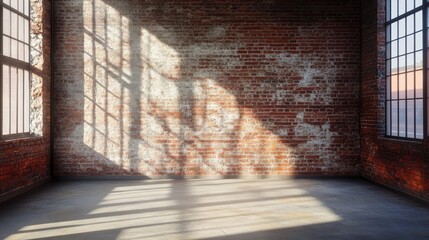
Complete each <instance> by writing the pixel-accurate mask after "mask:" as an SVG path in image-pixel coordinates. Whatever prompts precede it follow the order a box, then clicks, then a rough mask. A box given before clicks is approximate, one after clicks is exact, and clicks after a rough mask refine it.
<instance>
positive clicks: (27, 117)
mask: <svg viewBox="0 0 429 240" xmlns="http://www.w3.org/2000/svg"><path fill="white" fill-rule="evenodd" d="M23 105H24V132H30V73H29V72H28V71H24V104H23Z"/></svg>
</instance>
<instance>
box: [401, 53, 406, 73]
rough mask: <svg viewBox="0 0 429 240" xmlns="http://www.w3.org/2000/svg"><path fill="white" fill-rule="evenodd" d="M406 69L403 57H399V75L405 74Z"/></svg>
mask: <svg viewBox="0 0 429 240" xmlns="http://www.w3.org/2000/svg"><path fill="white" fill-rule="evenodd" d="M406 67H407V65H406V62H405V56H402V57H399V73H403V72H405V68H406Z"/></svg>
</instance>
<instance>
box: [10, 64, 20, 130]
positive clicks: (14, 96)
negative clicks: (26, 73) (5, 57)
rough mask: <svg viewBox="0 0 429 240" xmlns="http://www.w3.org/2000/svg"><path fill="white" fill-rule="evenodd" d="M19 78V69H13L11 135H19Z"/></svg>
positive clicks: (11, 82)
mask: <svg viewBox="0 0 429 240" xmlns="http://www.w3.org/2000/svg"><path fill="white" fill-rule="evenodd" d="M17 78H18V69H16V68H14V67H11V81H10V95H9V96H10V133H11V134H14V133H17V124H16V123H17V120H18V119H17V109H18V102H17V97H18V85H17V81H16V79H17Z"/></svg>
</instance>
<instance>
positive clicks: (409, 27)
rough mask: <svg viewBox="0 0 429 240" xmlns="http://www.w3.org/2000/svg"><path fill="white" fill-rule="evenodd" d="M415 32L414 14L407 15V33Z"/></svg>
mask: <svg viewBox="0 0 429 240" xmlns="http://www.w3.org/2000/svg"><path fill="white" fill-rule="evenodd" d="M412 33H414V14H413V15H410V16H408V17H407V35H408V34H412Z"/></svg>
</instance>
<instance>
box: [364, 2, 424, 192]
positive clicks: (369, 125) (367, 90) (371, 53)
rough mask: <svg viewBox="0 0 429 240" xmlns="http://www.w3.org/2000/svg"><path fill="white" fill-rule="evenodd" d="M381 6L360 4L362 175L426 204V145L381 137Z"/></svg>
mask: <svg viewBox="0 0 429 240" xmlns="http://www.w3.org/2000/svg"><path fill="white" fill-rule="evenodd" d="M384 2H385V1H382V0H378V1H362V80H361V81H362V87H361V89H362V90H361V94H362V95H361V96H362V110H361V111H362V118H361V162H362V175H363V176H364V177H366V178H368V179H370V180H372V181H375V182H378V183H381V184H384V185H386V186H389V187H392V188H395V189H397V190H400V191H403V192H406V193H408V194H412V195H414V196H417V197H420V198H423V199H426V200H429V143H428V142H425V143H422V142H411V141H403V140H394V139H388V138H385V137H384V134H385V130H384V126H385V125H384V124H385V123H384V121H385V112H384V100H385V99H384V89H385V88H384V84H385V63H384V58H385V48H384V42H385V35H384V19H385V15H384V9H385V6H384Z"/></svg>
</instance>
